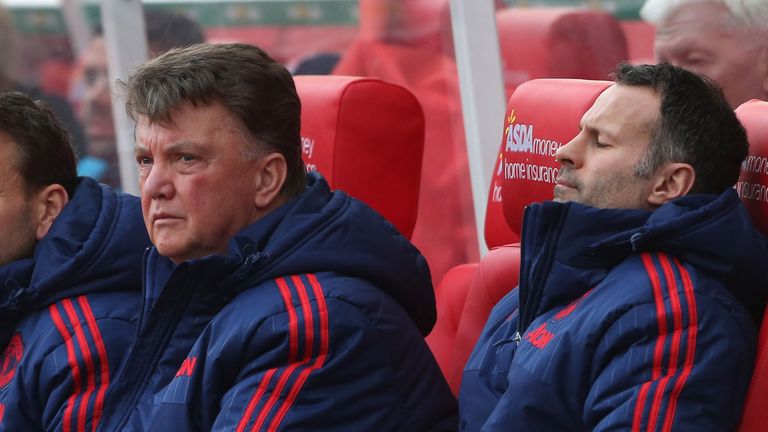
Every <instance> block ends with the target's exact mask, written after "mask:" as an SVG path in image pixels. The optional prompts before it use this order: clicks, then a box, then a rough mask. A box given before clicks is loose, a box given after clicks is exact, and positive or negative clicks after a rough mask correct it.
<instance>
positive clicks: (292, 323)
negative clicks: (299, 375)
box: [275, 278, 299, 363]
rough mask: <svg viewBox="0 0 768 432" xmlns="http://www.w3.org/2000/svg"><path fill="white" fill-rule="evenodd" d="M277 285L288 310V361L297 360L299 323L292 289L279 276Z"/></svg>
mask: <svg viewBox="0 0 768 432" xmlns="http://www.w3.org/2000/svg"><path fill="white" fill-rule="evenodd" d="M275 281H276V282H277V287H278V288H279V289H280V295H281V296H282V297H283V302H284V303H285V310H286V311H287V312H288V346H289V347H290V348H289V352H288V363H293V362H295V361H296V357H297V356H298V351H299V339H298V338H299V325H298V323H297V318H296V309H295V308H294V307H293V299H292V298H291V290H290V289H289V288H288V284H287V283H285V279H283V278H277V279H276V280H275Z"/></svg>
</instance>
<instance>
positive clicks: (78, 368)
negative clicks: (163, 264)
mask: <svg viewBox="0 0 768 432" xmlns="http://www.w3.org/2000/svg"><path fill="white" fill-rule="evenodd" d="M149 244H150V242H149V238H148V236H147V233H146V229H145V228H144V222H143V220H142V217H141V208H140V205H139V199H138V198H136V197H133V196H130V195H126V194H119V193H116V192H114V191H113V190H112V189H110V188H109V187H107V186H103V185H99V184H97V183H96V182H95V181H93V180H92V179H89V178H82V179H80V183H79V185H78V186H77V188H76V190H75V193H74V194H73V196H72V198H71V200H70V201H69V203H67V205H66V206H65V207H64V208H63V210H62V212H61V214H60V215H59V217H58V218H56V220H55V221H54V223H53V225H52V226H51V229H50V231H49V232H48V234H47V235H46V236H45V237H44V238H43V239H42V240H41V241H40V242H38V244H37V245H36V247H35V252H34V256H33V258H31V259H23V260H19V261H16V262H12V263H10V264H8V265H6V266H3V267H2V268H0V283H1V284H2V285H0V347H3V348H4V351H3V355H2V357H0V431H14V432H16V431H25V432H26V431H67V432H68V431H72V432H75V431H78V432H80V431H82V432H85V431H92V430H94V428H95V426H96V425H97V424H99V423H100V420H103V407H104V397H105V392H106V389H107V387H108V385H109V384H110V383H111V382H112V380H113V379H114V377H115V374H116V372H117V371H118V369H119V367H120V365H121V363H122V362H123V360H124V359H125V357H126V356H127V354H128V348H129V346H130V344H131V341H132V340H133V338H134V337H135V333H136V324H137V321H138V316H139V305H140V303H141V260H142V256H143V254H144V251H145V249H146V248H147V247H148V246H149Z"/></svg>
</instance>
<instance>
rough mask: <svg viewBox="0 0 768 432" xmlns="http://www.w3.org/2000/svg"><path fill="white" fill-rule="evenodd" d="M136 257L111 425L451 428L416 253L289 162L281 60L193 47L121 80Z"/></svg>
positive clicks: (291, 99)
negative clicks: (136, 187)
mask: <svg viewBox="0 0 768 432" xmlns="http://www.w3.org/2000/svg"><path fill="white" fill-rule="evenodd" d="M126 103H127V107H128V112H129V113H130V114H131V115H132V116H133V117H134V119H135V120H136V122H137V125H136V161H137V162H138V165H139V172H140V175H139V179H140V183H141V199H142V208H143V212H144V220H145V223H146V227H147V230H148V231H149V234H150V237H151V239H152V242H153V243H154V246H155V247H154V248H153V249H152V250H151V251H150V252H149V253H148V255H147V257H146V261H145V269H146V272H145V287H146V289H145V301H144V306H143V310H144V315H143V318H142V320H141V322H140V330H139V338H138V340H137V342H136V344H135V346H134V348H133V350H132V352H131V354H130V357H129V359H128V360H127V362H126V364H127V366H126V368H125V369H124V371H123V373H122V375H121V376H120V378H119V380H118V382H117V383H116V385H115V387H114V391H113V393H112V394H111V396H110V397H109V407H108V411H107V412H108V413H109V423H108V425H107V426H106V427H107V430H115V431H118V430H133V431H144V430H159V431H166V430H174V431H187V430H195V431H197V430H201V431H202V430H205V431H207V430H222V431H223V430H227V431H232V430H235V431H243V430H344V431H371V430H410V431H426V430H455V428H456V416H455V409H456V406H455V399H454V398H453V396H452V395H451V393H450V390H449V389H448V386H447V384H446V382H445V380H444V379H443V377H442V374H441V373H440V370H439V368H438V367H437V363H436V362H435V360H434V358H433V357H432V354H431V353H430V351H429V349H428V348H427V346H426V344H425V343H424V340H423V336H424V335H425V334H426V333H428V332H429V330H430V328H431V327H432V325H433V324H434V321H435V304H434V295H433V291H432V285H431V283H430V276H429V270H428V268H427V264H426V262H425V260H424V258H423V257H422V256H421V255H420V254H419V252H418V251H417V250H416V249H415V248H414V247H413V246H412V245H411V244H410V243H409V242H408V241H407V240H406V239H405V238H404V237H402V236H400V235H399V234H398V233H397V232H396V231H395V229H394V228H393V227H392V225H390V224H388V223H386V222H385V221H384V220H383V219H382V218H381V217H380V216H379V215H378V214H376V213H375V212H374V211H373V210H371V209H370V208H368V207H367V206H365V205H364V204H362V203H361V202H359V201H357V200H354V199H352V198H350V197H349V196H348V195H346V194H344V193H343V192H339V191H336V192H331V191H330V190H329V186H328V183H326V181H325V180H323V179H322V178H321V177H320V176H319V175H317V174H307V173H306V171H305V168H304V164H303V162H302V159H301V145H300V135H299V126H300V102H299V98H298V95H297V93H296V89H295V86H294V83H293V79H292V77H291V75H290V73H289V72H288V71H287V70H286V69H285V68H284V67H283V66H281V65H280V64H278V63H276V62H275V61H274V60H273V59H272V58H270V57H269V56H268V55H267V54H266V53H264V51H262V50H261V49H259V48H257V47H254V46H251V45H245V44H222V45H195V46H192V47H189V48H186V49H176V50H171V51H169V52H168V53H166V54H164V55H162V56H160V57H158V58H156V59H154V60H152V61H150V62H148V63H147V64H145V65H143V66H142V67H140V68H139V69H137V71H136V72H135V73H134V74H133V75H132V76H131V77H130V78H129V80H128V82H127V97H126Z"/></svg>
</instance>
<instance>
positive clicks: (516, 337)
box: [512, 331, 523, 346]
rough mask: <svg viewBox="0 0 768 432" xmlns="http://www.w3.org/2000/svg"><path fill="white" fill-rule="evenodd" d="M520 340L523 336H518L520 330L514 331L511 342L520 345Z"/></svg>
mask: <svg viewBox="0 0 768 432" xmlns="http://www.w3.org/2000/svg"><path fill="white" fill-rule="evenodd" d="M521 340H523V337H522V336H520V332H519V331H516V332H515V335H514V336H512V342H514V343H515V346H518V345H520V341H521Z"/></svg>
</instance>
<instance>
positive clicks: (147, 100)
mask: <svg viewBox="0 0 768 432" xmlns="http://www.w3.org/2000/svg"><path fill="white" fill-rule="evenodd" d="M124 85H125V87H126V109H127V111H128V115H130V116H131V118H132V119H133V120H134V121H138V118H139V117H142V116H143V117H146V118H147V120H149V122H150V123H158V124H161V125H170V124H172V118H171V114H172V112H173V110H174V109H176V108H178V107H179V106H180V105H182V104H183V103H185V102H191V103H192V104H193V105H203V106H204V105H210V104H212V103H221V104H222V105H223V106H224V107H225V108H226V109H227V110H228V111H229V112H230V113H231V114H232V115H234V116H235V117H236V118H237V119H239V120H240V121H241V122H242V123H243V124H244V125H245V126H246V127H247V128H248V132H249V133H250V134H251V136H252V137H253V138H254V140H255V142H252V141H254V140H248V141H249V142H248V143H247V145H246V146H247V148H245V149H244V150H245V152H244V153H245V156H246V157H248V158H254V157H258V156H259V155H262V154H263V153H264V151H274V152H278V153H280V154H282V155H283V157H284V158H285V160H286V162H287V165H288V175H287V178H286V181H285V184H284V185H283V188H282V190H281V193H282V195H283V196H284V197H287V198H292V197H295V196H296V195H298V194H300V193H301V192H302V191H303V190H304V188H305V181H306V180H305V175H306V170H305V168H304V162H303V161H302V159H301V136H300V127H301V102H300V101H299V96H298V94H297V93H296V86H295V84H294V82H293V78H292V77H291V74H290V73H289V72H288V70H287V69H286V68H285V67H283V66H282V65H281V64H279V63H277V62H276V61H275V60H273V59H272V58H271V57H270V56H269V55H267V53H265V52H264V51H263V50H261V49H260V48H257V47H255V46H253V45H247V44H239V43H234V44H198V45H192V46H190V47H186V48H177V49H172V50H170V51H168V52H167V53H165V54H163V55H161V56H159V57H157V58H155V59H153V60H150V61H149V62H147V63H145V64H144V65H142V66H140V67H139V68H138V69H137V70H136V71H135V72H134V73H133V74H132V75H131V76H130V77H129V78H128V81H127V82H126V83H125V84H124Z"/></svg>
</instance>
